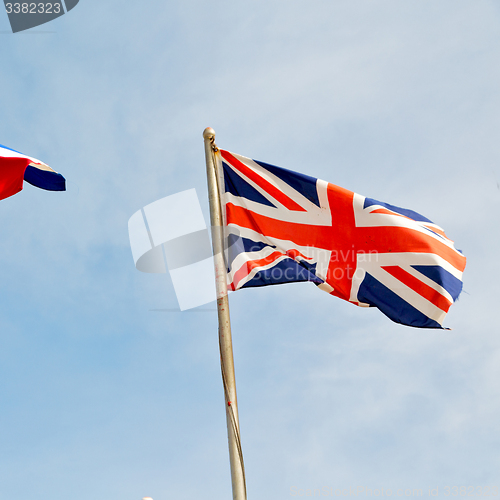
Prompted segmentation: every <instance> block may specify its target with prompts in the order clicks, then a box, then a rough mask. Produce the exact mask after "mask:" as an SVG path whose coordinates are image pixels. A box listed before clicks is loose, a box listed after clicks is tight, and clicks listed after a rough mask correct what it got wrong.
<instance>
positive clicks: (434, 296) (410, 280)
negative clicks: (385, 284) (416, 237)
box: [382, 266, 452, 312]
mask: <svg viewBox="0 0 500 500" xmlns="http://www.w3.org/2000/svg"><path fill="white" fill-rule="evenodd" d="M382 269H384V270H385V271H387V272H388V273H389V274H391V275H392V276H394V277H395V278H397V279H398V280H399V281H401V282H402V283H404V284H405V285H406V286H408V287H410V288H411V289H412V290H414V291H415V292H417V293H418V294H419V295H422V297H424V298H425V299H427V300H428V301H429V302H432V303H433V304H434V305H435V306H436V307H439V309H441V310H442V311H444V312H448V309H449V308H450V306H451V304H452V302H450V301H449V300H448V299H447V298H446V297H445V296H443V295H441V294H440V293H439V292H438V291H436V290H434V288H432V287H430V286H429V285H426V284H425V283H423V282H422V281H420V280H419V279H418V278H415V276H413V274H410V273H409V272H407V271H405V270H404V269H402V268H401V267H399V266H382Z"/></svg>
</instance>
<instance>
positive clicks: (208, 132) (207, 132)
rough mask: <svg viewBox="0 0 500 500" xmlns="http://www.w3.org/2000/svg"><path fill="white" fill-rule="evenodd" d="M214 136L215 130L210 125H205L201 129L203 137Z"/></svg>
mask: <svg viewBox="0 0 500 500" xmlns="http://www.w3.org/2000/svg"><path fill="white" fill-rule="evenodd" d="M210 138H212V139H213V138H215V130H214V129H213V128H212V127H207V128H206V129H205V130H204V131H203V139H210Z"/></svg>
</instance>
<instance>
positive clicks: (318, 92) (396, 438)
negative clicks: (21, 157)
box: [0, 0, 500, 500]
mask: <svg viewBox="0 0 500 500" xmlns="http://www.w3.org/2000/svg"><path fill="white" fill-rule="evenodd" d="M8 31H9V24H8V19H7V15H6V14H4V15H3V16H2V15H0V32H1V33H0V41H1V45H0V61H1V64H2V71H1V75H0V103H1V106H0V109H1V121H0V132H1V133H0V143H2V144H5V145H6V146H8V147H11V148H14V149H17V150H20V151H22V152H24V153H26V154H29V155H31V156H34V157H36V158H40V159H42V160H43V161H45V162H47V163H48V164H49V165H51V166H52V167H53V168H54V169H55V170H57V171H60V172H61V173H63V174H64V175H65V176H66V178H67V183H68V191H67V192H66V193H48V192H44V191H39V190H36V189H35V188H32V186H29V185H27V186H26V187H25V189H24V190H23V191H22V192H21V193H20V194H18V195H16V196H14V197H12V198H10V199H7V200H3V201H2V202H1V204H0V205H1V206H0V224H1V227H2V228H3V234H4V238H3V243H2V245H1V246H0V263H1V270H2V271H1V286H0V298H1V300H0V325H1V331H0V380H1V381H2V382H1V383H0V470H1V471H2V473H1V474H0V498H16V499H19V500H25V499H26V500H28V499H29V500H32V499H33V498H37V499H38V498H40V499H45V498H47V499H49V498H50V499H51V500H59V499H61V500H62V499H67V498H71V499H72V500H88V499H90V498H91V499H92V500H108V499H111V500H125V499H140V498H142V497H143V496H146V495H149V496H151V497H153V498H154V500H166V499H170V498H175V499H176V500H182V499H193V498H204V499H214V500H215V499H220V498H229V497H230V494H231V493H230V491H231V490H230V477H229V463H228V456H227V438H226V428H225V416H224V407H223V392H222V383H221V377H220V369H219V360H218V356H219V353H218V345H217V321H216V316H215V313H214V312H210V311H209V312H184V313H180V312H179V313H175V312H163V313H162V312H153V311H151V309H161V308H164V309H168V308H176V307H177V302H176V298H175V295H174V292H173V287H172V284H171V282H170V281H169V279H168V277H166V276H161V275H147V274H142V273H139V272H138V271H136V269H135V268H134V264H133V260H132V255H131V251H130V247H129V241H128V233H127V221H128V219H129V217H130V216H131V215H132V214H133V213H134V212H136V211H137V210H138V209H140V208H141V207H143V206H144V205H147V204H148V203H151V202H153V201H155V200H157V199H159V198H161V197H163V196H167V195H169V194H173V193H176V192H179V191H183V190H185V189H189V188H193V187H194V188H196V190H197V192H198V195H199V197H200V200H201V202H202V208H203V210H204V213H205V216H206V218H207V221H208V203H207V195H206V180H205V164H204V151H203V141H202V132H203V129H204V128H205V127H207V126H212V127H213V128H214V129H215V130H216V132H217V143H218V144H219V146H221V147H224V148H226V149H229V150H231V151H234V152H236V153H239V154H242V155H245V156H249V157H252V158H256V159H259V160H263V161H266V162H268V163H272V164H276V165H280V166H282V167H285V168H289V169H291V170H296V171H300V172H303V173H306V174H309V175H312V176H315V177H319V178H322V179H325V180H328V181H330V182H333V183H335V184H338V185H340V186H343V187H346V188H348V189H351V190H353V191H356V192H358V193H360V194H363V195H366V196H370V197H374V198H376V199H380V200H384V201H386V202H389V203H392V204H395V205H399V206H404V207H407V208H411V209H413V210H416V211H418V212H420V213H422V214H424V215H426V216H427V217H429V218H430V219H432V220H433V221H435V222H436V223H438V224H440V225H441V226H442V227H444V228H445V230H446V232H447V234H448V236H450V237H451V238H452V239H454V240H455V242H456V244H457V247H458V248H461V249H462V250H463V251H464V253H465V255H466V256H467V258H468V265H467V269H466V272H465V276H464V283H465V285H464V289H465V292H464V293H463V294H462V296H461V297H460V300H459V301H458V303H457V304H455V305H454V306H453V307H452V309H451V311H450V313H449V315H448V319H447V325H448V326H450V327H452V328H453V329H452V330H451V331H420V330H412V329H409V328H405V327H402V326H398V325H396V324H393V323H392V322H391V321H389V320H388V319H387V318H386V317H384V316H383V315H382V314H380V313H379V312H378V311H374V310H368V311H367V310H362V309H360V308H356V307H353V306H352V305H350V304H348V303H345V302H343V301H341V300H337V299H335V298H333V297H330V296H328V295H327V294H325V293H322V292H320V291H319V290H317V289H316V287H314V286H313V285H312V284H293V285H286V286H276V287H269V288H266V289H257V290H243V291H240V292H238V293H234V294H232V295H231V297H230V305H231V315H232V322H233V341H234V351H235V363H236V376H237V384H238V396H239V406H240V420H241V433H242V444H243V451H244V456H245V462H246V472H247V484H248V496H249V498H263V499H266V498H288V497H290V493H291V490H290V488H291V487H296V488H302V489H304V490H305V489H307V488H321V487H323V486H326V487H334V488H337V487H338V488H349V487H352V488H355V487H358V486H364V487H367V488H385V489H389V488H391V489H393V490H395V489H396V488H422V489H423V491H424V492H427V490H428V488H435V487H438V486H439V487H440V488H441V492H443V491H444V490H443V488H444V487H445V486H454V485H459V486H460V485H463V486H475V487H477V486H482V487H484V486H494V485H497V486H500V474H499V473H498V471H499V470H500V462H499V454H498V449H499V445H500V433H499V430H498V418H499V411H500V403H499V396H500V390H499V382H498V380H499V375H500V373H499V371H500V368H499V367H500V349H499V347H500V346H499V339H498V324H497V319H496V318H497V316H498V314H497V305H496V299H495V297H496V293H497V291H498V286H497V279H498V277H499V265H498V259H497V250H496V249H497V247H498V244H499V241H500V240H499V230H498V227H499V206H500V184H499V183H500V168H499V166H498V165H499V160H500V151H499V147H498V137H499V136H500V121H499V116H500V93H499V90H498V89H499V88H500V66H499V64H498V61H499V56H500V7H499V5H498V2H496V1H494V0H475V1H474V2H470V1H463V0H453V1H452V0H441V1H440V2H436V1H434V0H404V1H402V0H398V1H395V0H378V1H375V2H369V1H366V0H365V1H359V0H348V1H347V0H344V1H340V0H332V1H321V2H320V1H314V0H313V1H311V2H296V1H294V0H291V1H287V2H283V1H262V0H257V1H254V2H251V3H249V2H234V1H232V2H229V1H225V0H224V1H220V2H217V3H215V4H210V3H207V2H200V1H197V0H185V1H183V2H160V1H159V0H154V1H151V2H136V3H133V2H118V1H117V0H109V1H107V2H98V1H96V0H80V3H79V4H78V5H77V7H75V9H74V10H72V11H71V12H70V13H68V14H67V15H65V16H62V17H61V18H59V19H57V20H55V21H53V22H51V23H49V24H46V25H43V26H40V27H38V28H35V29H33V30H32V31H30V32H26V33H19V34H16V35H13V34H11V33H8Z"/></svg>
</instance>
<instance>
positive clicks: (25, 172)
mask: <svg viewBox="0 0 500 500" xmlns="http://www.w3.org/2000/svg"><path fill="white" fill-rule="evenodd" d="M24 181H26V182H28V183H30V184H32V185H33V186H36V187H38V188H40V189H45V190H48V191H65V190H66V180H65V178H64V177H63V176H62V175H61V174H59V173H57V172H56V171H55V170H53V169H52V168H50V167H49V166H48V165H46V164H45V163H43V162H42V161H40V160H37V159H36V158H32V157H31V156H27V155H24V154H22V153H20V152H19V151H15V150H13V149H10V148H7V147H5V146H2V145H0V200H3V199H4V198H8V197H9V196H12V195H14V194H16V193H18V192H19V191H21V190H22V189H23V182H24Z"/></svg>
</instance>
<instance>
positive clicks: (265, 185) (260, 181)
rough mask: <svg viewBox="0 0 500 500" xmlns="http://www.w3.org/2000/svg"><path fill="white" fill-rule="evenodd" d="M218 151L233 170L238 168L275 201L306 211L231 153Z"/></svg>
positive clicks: (289, 207) (289, 208)
mask: <svg viewBox="0 0 500 500" xmlns="http://www.w3.org/2000/svg"><path fill="white" fill-rule="evenodd" d="M220 153H221V155H222V158H224V160H226V161H227V162H228V163H229V164H230V165H231V166H232V167H233V168H234V169H235V170H238V171H239V172H240V173H242V174H243V175H245V176H246V177H248V178H249V179H250V180H252V181H253V182H255V184H257V185H258V186H259V187H261V188H262V189H263V190H264V191H265V192H266V193H267V194H269V195H271V196H272V197H273V198H274V199H275V200H276V201H279V202H280V203H281V204H282V205H283V206H285V207H286V208H288V210H295V211H296V212H306V209H304V208H302V207H301V206H300V205H298V204H297V203H295V202H294V201H293V200H292V199H291V198H290V197H288V196H287V195H286V194H285V193H283V192H282V191H280V190H279V189H278V188H277V187H276V186H273V185H272V184H271V183H270V182H269V181H267V180H266V179H264V178H263V177H262V176H260V175H259V174H258V173H257V172H255V171H254V170H252V169H251V168H250V167H247V166H246V165H245V164H244V163H242V162H241V161H240V160H238V159H237V158H235V157H234V156H233V155H232V154H231V153H229V152H228V151H224V150H222V149H221V150H220Z"/></svg>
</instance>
